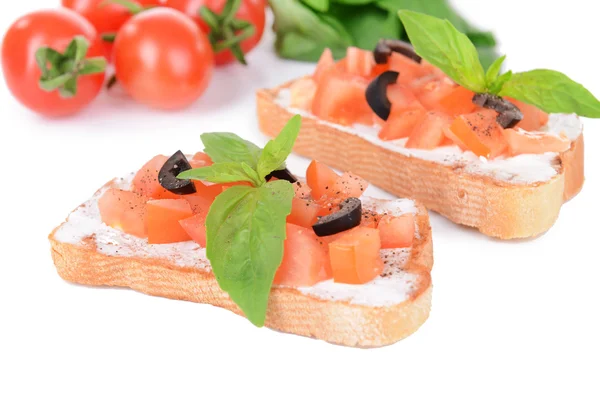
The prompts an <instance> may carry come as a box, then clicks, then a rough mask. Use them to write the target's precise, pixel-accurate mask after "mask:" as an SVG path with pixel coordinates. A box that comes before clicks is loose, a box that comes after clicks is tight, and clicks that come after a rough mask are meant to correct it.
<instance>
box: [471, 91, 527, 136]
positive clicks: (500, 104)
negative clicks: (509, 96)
mask: <svg viewBox="0 0 600 400" xmlns="http://www.w3.org/2000/svg"><path fill="white" fill-rule="evenodd" d="M473 103H475V104H476V105H478V106H479V107H484V108H489V109H490V110H494V111H497V112H498V117H497V118H496V121H497V122H498V124H500V126H501V127H503V128H505V129H507V128H513V127H514V126H515V125H517V124H518V123H519V122H520V121H521V120H522V119H523V113H522V112H521V110H519V108H518V107H517V106H515V105H514V104H513V103H511V102H510V101H508V100H506V99H504V98H502V97H500V96H496V95H494V94H490V93H478V94H476V95H475V96H473Z"/></svg>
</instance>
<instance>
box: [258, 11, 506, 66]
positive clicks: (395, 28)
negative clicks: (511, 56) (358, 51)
mask: <svg viewBox="0 0 600 400" xmlns="http://www.w3.org/2000/svg"><path fill="white" fill-rule="evenodd" d="M269 3H270V5H271V8H272V9H273V13H274V14H275V24H274V29H275V31H276V34H277V38H276V43H275V47H276V49H277V53H278V55H279V56H280V57H283V58H291V59H295V60H302V61H317V60H318V59H319V57H320V55H321V53H322V52H323V50H325V48H329V49H331V51H332V52H333V55H334V57H335V58H341V57H344V56H345V54H346V48H347V47H348V46H356V47H360V48H362V49H366V50H372V49H373V48H374V47H375V45H376V43H377V41H378V40H379V39H381V38H388V39H402V40H407V39H408V38H407V36H406V34H405V31H404V28H403V27H402V24H401V23H400V21H399V20H398V18H397V15H398V11H399V10H402V9H407V10H413V11H418V12H422V13H425V14H429V15H433V16H436V17H438V18H445V19H448V20H449V21H450V22H451V23H452V24H453V25H454V26H455V27H456V28H457V29H458V30H459V31H461V32H463V33H465V34H466V35H467V36H468V37H469V39H470V40H471V41H472V42H473V44H474V45H475V46H476V48H477V51H478V52H479V56H480V58H481V60H482V62H483V64H484V66H487V65H490V64H491V63H492V61H493V60H494V59H495V58H496V53H495V50H494V46H495V45H496V41H495V39H494V36H493V35H492V34H491V33H490V32H483V31H480V30H478V29H476V28H475V27H473V26H472V25H471V24H469V23H468V22H467V21H466V20H465V19H464V18H462V17H461V16H460V15H459V14H458V13H457V12H456V11H455V10H454V9H453V8H452V7H451V5H450V4H449V1H448V0H270V2H269Z"/></svg>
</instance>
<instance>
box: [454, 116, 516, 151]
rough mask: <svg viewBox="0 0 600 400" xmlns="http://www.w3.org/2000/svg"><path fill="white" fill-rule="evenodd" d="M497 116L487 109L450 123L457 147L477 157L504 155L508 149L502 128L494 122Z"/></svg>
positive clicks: (459, 117)
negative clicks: (460, 146)
mask: <svg viewBox="0 0 600 400" xmlns="http://www.w3.org/2000/svg"><path fill="white" fill-rule="evenodd" d="M497 116H498V113H496V112H495V111H492V110H487V109H482V110H480V111H477V112H474V113H471V114H465V115H460V116H458V117H457V118H456V119H455V120H454V121H453V122H452V125H450V130H451V131H452V134H453V135H454V136H455V137H456V140H457V141H458V142H459V143H460V144H459V145H462V146H464V147H466V148H467V149H469V150H471V151H472V152H473V153H475V155H477V156H483V157H488V158H489V157H491V158H493V157H496V156H498V155H500V154H502V153H504V152H505V151H506V149H507V147H508V144H507V142H506V139H505V138H504V135H503V133H502V128H501V127H500V125H498V123H497V122H496V117H497ZM451 138H452V137H451ZM457 144H458V143H457Z"/></svg>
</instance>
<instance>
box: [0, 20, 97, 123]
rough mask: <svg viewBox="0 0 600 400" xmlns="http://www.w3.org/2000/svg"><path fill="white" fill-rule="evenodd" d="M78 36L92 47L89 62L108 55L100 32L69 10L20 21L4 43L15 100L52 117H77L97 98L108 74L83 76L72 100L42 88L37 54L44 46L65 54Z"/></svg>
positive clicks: (4, 58) (4, 64)
mask: <svg viewBox="0 0 600 400" xmlns="http://www.w3.org/2000/svg"><path fill="white" fill-rule="evenodd" d="M75 36H83V37H84V38H85V39H87V41H88V42H89V44H90V47H89V49H88V52H87V54H86V58H90V57H97V56H102V55H103V54H104V52H103V48H102V42H101V40H100V38H99V36H98V34H97V33H96V29H94V27H93V26H92V24H90V23H89V22H88V21H87V20H86V19H85V18H83V17H82V16H81V15H79V14H77V13H75V12H73V11H71V10H66V9H57V10H47V11H37V12H33V13H31V14H28V15H25V16H24V17H21V18H19V19H18V20H17V21H16V22H15V23H14V24H13V25H12V26H11V27H10V28H9V29H8V32H7V33H6V36H5V37H4V41H3V43H2V69H3V71H4V79H5V80H6V84H7V86H8V88H9V89H10V91H11V92H12V94H13V96H15V97H16V98H17V100H19V101H20V102H21V103H22V104H23V105H24V106H26V107H27V108H29V109H31V110H33V111H35V112H37V113H39V114H42V115H46V116H50V117H60V116H66V115H70V114H74V113H76V112H77V111H79V110H80V109H82V108H83V107H85V106H86V105H88V104H89V103H90V102H91V101H92V100H94V99H95V98H96V96H97V95H98V93H99V92H100V90H101V89H102V84H103V82H104V76H105V74H104V73H97V74H93V75H82V76H80V77H79V78H78V80H77V94H76V95H75V96H73V97H70V98H65V97H63V96H61V94H60V93H59V92H58V91H52V92H47V91H44V90H42V89H41V88H40V86H39V80H40V77H41V75H42V71H41V70H40V68H39V66H38V65H37V63H36V59H35V53H36V51H37V50H38V49H39V48H40V47H43V46H48V47H51V48H53V49H54V50H57V51H59V52H64V51H65V49H66V48H67V46H68V45H69V43H70V42H71V41H72V39H73V38H74V37H75Z"/></svg>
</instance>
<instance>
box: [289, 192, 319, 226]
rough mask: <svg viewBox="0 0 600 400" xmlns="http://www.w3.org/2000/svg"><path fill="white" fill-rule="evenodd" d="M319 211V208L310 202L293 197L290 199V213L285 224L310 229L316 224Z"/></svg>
mask: <svg viewBox="0 0 600 400" xmlns="http://www.w3.org/2000/svg"><path fill="white" fill-rule="evenodd" d="M319 211H321V206H320V205H319V204H317V203H315V202H313V201H312V200H305V199H300V198H297V197H294V198H293V199H292V213H291V214H290V215H288V217H287V222H288V223H290V224H294V225H298V226H303V227H305V228H310V227H312V226H313V225H314V224H315V223H316V222H317V216H318V215H319Z"/></svg>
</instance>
